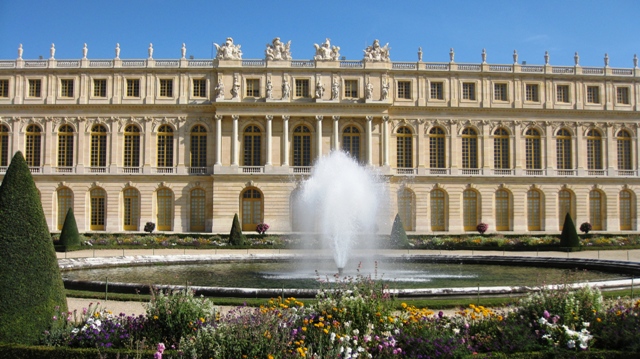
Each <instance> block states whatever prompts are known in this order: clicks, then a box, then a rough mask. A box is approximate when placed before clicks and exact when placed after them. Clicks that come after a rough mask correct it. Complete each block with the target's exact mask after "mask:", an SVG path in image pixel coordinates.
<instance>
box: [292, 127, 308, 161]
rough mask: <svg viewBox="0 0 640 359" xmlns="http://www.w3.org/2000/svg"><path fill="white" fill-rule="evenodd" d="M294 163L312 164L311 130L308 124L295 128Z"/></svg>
mask: <svg viewBox="0 0 640 359" xmlns="http://www.w3.org/2000/svg"><path fill="white" fill-rule="evenodd" d="M291 155H292V156H293V161H292V162H293V165H294V166H296V167H297V166H311V131H310V130H309V128H308V127H307V126H302V125H301V126H298V127H296V128H295V129H294V130H293V152H292V153H291Z"/></svg>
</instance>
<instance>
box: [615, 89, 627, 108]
mask: <svg viewBox="0 0 640 359" xmlns="http://www.w3.org/2000/svg"><path fill="white" fill-rule="evenodd" d="M616 103H618V104H621V105H628V104H629V88H628V87H617V88H616Z"/></svg>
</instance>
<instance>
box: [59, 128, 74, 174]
mask: <svg viewBox="0 0 640 359" xmlns="http://www.w3.org/2000/svg"><path fill="white" fill-rule="evenodd" d="M71 166H73V127H71V126H69V125H62V126H60V129H59V130H58V167H71Z"/></svg>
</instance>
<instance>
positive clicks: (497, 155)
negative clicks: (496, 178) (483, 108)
mask: <svg viewBox="0 0 640 359" xmlns="http://www.w3.org/2000/svg"><path fill="white" fill-rule="evenodd" d="M509 153H510V151H509V132H507V130H505V129H504V128H499V129H497V130H495V131H494V132H493V167H494V168H496V169H509V168H511V161H510V156H509ZM496 229H497V228H496ZM498 230H499V229H498Z"/></svg>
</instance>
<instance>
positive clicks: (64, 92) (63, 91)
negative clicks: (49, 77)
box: [60, 79, 73, 97]
mask: <svg viewBox="0 0 640 359" xmlns="http://www.w3.org/2000/svg"><path fill="white" fill-rule="evenodd" d="M60 97H73V80H72V79H61V80H60Z"/></svg>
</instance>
